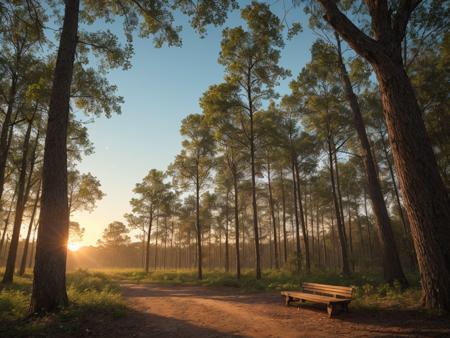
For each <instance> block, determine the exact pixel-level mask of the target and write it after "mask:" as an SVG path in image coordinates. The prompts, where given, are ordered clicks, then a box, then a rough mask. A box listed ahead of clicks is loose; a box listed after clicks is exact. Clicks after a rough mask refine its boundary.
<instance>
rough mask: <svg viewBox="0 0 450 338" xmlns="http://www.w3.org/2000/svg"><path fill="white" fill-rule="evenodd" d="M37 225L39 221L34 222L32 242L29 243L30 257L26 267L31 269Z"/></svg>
mask: <svg viewBox="0 0 450 338" xmlns="http://www.w3.org/2000/svg"><path fill="white" fill-rule="evenodd" d="M38 227H39V222H37V223H36V225H35V226H34V229H33V242H32V243H31V249H30V259H29V260H28V268H29V269H31V268H32V267H33V258H34V248H35V244H36V235H37V230H38Z"/></svg>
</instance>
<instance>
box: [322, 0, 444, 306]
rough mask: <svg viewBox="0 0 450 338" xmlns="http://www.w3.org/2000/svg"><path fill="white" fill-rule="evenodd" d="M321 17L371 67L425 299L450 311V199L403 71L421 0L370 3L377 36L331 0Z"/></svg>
mask: <svg viewBox="0 0 450 338" xmlns="http://www.w3.org/2000/svg"><path fill="white" fill-rule="evenodd" d="M319 2H320V3H321V4H322V5H323V7H324V9H325V12H326V15H325V19H326V20H327V21H328V22H329V23H330V25H331V26H332V27H333V28H334V29H335V30H336V31H337V32H338V33H339V34H340V35H341V36H342V37H343V38H344V39H345V40H346V41H347V42H348V44H349V45H350V46H351V47H352V48H353V49H354V50H355V51H356V52H357V53H358V54H360V55H361V56H363V57H364V58H365V59H366V60H367V61H369V62H370V63H371V65H372V67H373V69H374V71H375V74H376V77H377V80H378V84H379V87H380V92H381V99H382V105H383V111H384V118H385V121H386V126H387V129H388V136H389V143H390V145H391V149H392V155H393V159H394V164H395V168H396V171H397V174H398V178H399V183H400V189H401V192H402V195H403V200H404V202H405V208H406V212H407V215H408V219H409V223H410V227H411V234H412V237H413V240H414V247H415V249H416V255H417V261H418V265H419V270H420V275H421V282H422V283H421V284H422V288H423V291H424V303H425V305H426V306H427V307H430V308H441V309H445V310H450V289H449V288H448V285H450V246H449V245H448V243H449V242H450V227H449V226H448V225H449V224H450V199H449V196H448V192H447V190H446V187H445V185H444V183H443V181H442V178H441V176H440V174H439V169H438V166H437V162H436V158H435V156H434V153H433V149H432V148H431V144H430V141H429V138H428V135H427V132H426V129H425V124H424V121H423V118H422V114H421V111H420V108H419V105H418V103H417V99H416V96H415V93H414V89H413V87H412V85H411V82H410V79H409V78H408V75H407V73H406V71H405V68H404V65H403V60H402V55H401V42H402V40H403V38H404V35H405V30H406V26H407V24H408V21H409V18H410V17H411V13H412V12H413V11H414V9H415V8H416V7H417V6H418V4H419V3H420V1H405V2H400V3H399V4H398V8H397V10H396V11H395V15H391V14H390V13H389V6H388V5H387V1H379V2H375V1H369V2H368V6H369V9H370V11H369V12H370V15H371V17H372V28H373V31H374V35H375V39H373V38H371V37H369V36H367V35H366V34H364V33H363V32H362V31H361V30H360V29H359V28H358V27H356V26H355V25H354V24H353V23H352V22H351V21H350V20H349V19H348V18H347V17H346V16H345V15H344V14H343V13H342V12H341V11H340V10H339V9H338V7H337V5H336V2H334V1H331V0H319Z"/></svg>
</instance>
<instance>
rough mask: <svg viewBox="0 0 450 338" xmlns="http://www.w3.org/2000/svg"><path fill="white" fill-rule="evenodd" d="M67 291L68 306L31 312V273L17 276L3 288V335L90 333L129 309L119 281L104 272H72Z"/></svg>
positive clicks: (0, 332) (0, 298)
mask: <svg viewBox="0 0 450 338" xmlns="http://www.w3.org/2000/svg"><path fill="white" fill-rule="evenodd" d="M67 293H68V297H69V299H70V305H69V306H68V307H65V308H63V309H60V310H59V311H57V312H56V313H54V314H48V315H45V316H33V315H31V316H30V315H29V313H28V309H29V303H30V296H31V275H29V274H28V275H25V276H24V277H15V280H14V283H13V284H9V285H6V286H5V287H4V289H3V290H2V291H0V337H30V336H38V337H54V336H56V337H64V336H67V335H77V336H78V335H91V334H92V333H93V332H94V330H95V329H98V328H101V324H102V323H103V322H107V321H111V320H112V319H115V318H119V317H122V316H123V315H124V314H125V312H126V307H125V305H124V303H123V301H122V298H121V295H120V290H119V286H118V284H117V283H116V282H114V281H112V280H111V278H109V277H108V276H107V275H106V274H104V273H101V272H88V271H85V270H78V271H76V272H72V273H69V274H68V275H67Z"/></svg>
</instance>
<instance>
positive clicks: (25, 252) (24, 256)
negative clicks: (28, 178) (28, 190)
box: [19, 183, 41, 276]
mask: <svg viewBox="0 0 450 338" xmlns="http://www.w3.org/2000/svg"><path fill="white" fill-rule="evenodd" d="M40 196H41V184H40V183H39V186H38V190H37V192H36V198H35V200H34V204H33V210H32V212H31V218H30V224H29V225H28V231H27V237H26V238H25V244H24V247H23V254H22V261H21V263H20V269H19V276H23V274H24V273H25V268H26V265H27V257H28V246H29V244H30V236H31V230H32V228H33V223H34V218H35V216H36V210H37V206H38V203H39V197H40Z"/></svg>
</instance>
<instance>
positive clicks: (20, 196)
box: [2, 116, 34, 283]
mask: <svg viewBox="0 0 450 338" xmlns="http://www.w3.org/2000/svg"><path fill="white" fill-rule="evenodd" d="M33 118H34V116H33ZM33 118H32V119H30V121H29V122H28V127H27V131H26V133H25V138H24V141H23V147H22V163H21V167H20V175H19V181H18V183H17V185H18V190H17V203H16V212H15V215H14V226H13V233H12V236H11V244H10V246H9V252H8V260H7V261H6V269H5V274H4V275H3V280H2V283H11V282H12V281H13V277H14V269H15V266H16V257H17V249H18V245H19V235H20V227H21V225H22V219H23V212H24V209H25V203H26V200H25V198H26V196H25V193H26V191H25V189H26V177H27V167H28V161H29V156H28V152H29V148H30V136H31V130H32V127H33Z"/></svg>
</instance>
